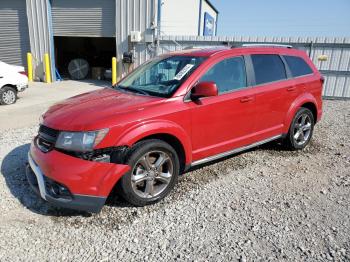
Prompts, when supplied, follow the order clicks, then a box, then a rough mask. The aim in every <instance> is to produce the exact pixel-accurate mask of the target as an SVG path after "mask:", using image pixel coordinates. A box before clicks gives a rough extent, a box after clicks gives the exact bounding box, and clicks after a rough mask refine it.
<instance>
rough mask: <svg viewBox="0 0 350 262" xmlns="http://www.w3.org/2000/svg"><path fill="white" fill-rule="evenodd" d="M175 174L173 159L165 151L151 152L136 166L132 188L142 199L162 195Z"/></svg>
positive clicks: (133, 171) (132, 176)
mask: <svg viewBox="0 0 350 262" xmlns="http://www.w3.org/2000/svg"><path fill="white" fill-rule="evenodd" d="M173 174H174V164H173V161H172V158H171V157H170V156H169V155H168V153H166V152H164V151H151V152H147V153H146V154H145V155H143V156H142V157H141V158H140V159H139V160H138V161H137V162H136V164H135V165H134V168H133V170H132V174H131V182H132V188H133V190H134V192H135V193H136V194H137V195H138V196H139V197H142V198H153V197H156V196H158V195H160V194H161V193H162V192H163V191H164V190H165V189H166V188H167V186H168V185H169V183H170V181H171V179H172V176H173Z"/></svg>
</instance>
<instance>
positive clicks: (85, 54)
mask: <svg viewBox="0 0 350 262" xmlns="http://www.w3.org/2000/svg"><path fill="white" fill-rule="evenodd" d="M54 41H55V61H56V68H57V70H58V72H59V74H60V75H61V77H62V78H64V79H75V80H83V79H98V80H103V79H106V80H109V79H110V77H111V73H110V69H111V60H112V57H113V56H115V55H116V43H115V38H114V37H70V36H69V37H66V36H55V37H54Z"/></svg>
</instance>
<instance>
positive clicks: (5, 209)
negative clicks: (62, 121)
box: [0, 101, 350, 261]
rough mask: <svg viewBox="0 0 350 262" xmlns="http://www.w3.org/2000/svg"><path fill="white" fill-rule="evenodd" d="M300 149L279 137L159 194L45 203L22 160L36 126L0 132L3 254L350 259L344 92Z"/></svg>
mask: <svg viewBox="0 0 350 262" xmlns="http://www.w3.org/2000/svg"><path fill="white" fill-rule="evenodd" d="M324 109H325V110H324V111H325V112H324V118H323V120H322V121H321V123H320V124H318V125H317V126H316V128H315V133H314V138H313V141H312V143H311V144H310V145H309V146H308V147H307V148H306V149H305V150H303V151H301V152H290V151H285V150H283V148H281V147H280V146H279V145H277V144H276V143H271V144H268V145H265V146H262V147H260V148H258V149H255V150H251V151H249V152H245V153H242V154H240V155H237V156H235V157H232V158H228V159H226V160H224V161H220V162H216V163H214V164H212V165H209V166H206V167H202V168H200V169H197V170H195V171H192V172H190V173H187V174H185V175H184V176H182V177H181V178H180V181H179V184H178V186H177V188H176V189H175V190H174V191H173V193H172V194H171V195H170V196H169V197H168V198H167V199H166V200H164V201H162V202H160V203H158V204H156V205H153V206H148V207H144V208H134V207H130V206H128V205H127V204H126V203H124V202H122V201H120V200H118V199H111V200H109V204H108V205H106V206H105V207H104V208H103V210H102V212H101V213H100V214H94V215H90V214H84V213H79V212H74V211H68V210H62V209H57V208H54V207H51V206H50V205H48V204H47V203H45V202H44V201H42V200H40V199H39V198H38V197H37V196H36V195H34V194H33V193H32V192H31V190H30V189H29V186H28V184H27V182H26V180H25V174H24V164H25V162H26V154H27V151H28V148H29V144H28V143H29V142H30V140H31V138H32V136H33V135H34V134H35V133H36V129H37V128H36V127H28V128H22V129H16V130H7V131H6V132H1V134H0V161H1V173H2V176H0V210H1V214H0V261H15V260H26V261H34V260H35V261H38V260H45V261H49V260H90V261H91V260H96V259H97V260H100V261H115V260H125V261H130V260H135V261H155V260H158V261H159V260H162V261H168V260H176V261H222V260H225V261H231V260H233V261H237V260H239V261H269V260H271V261H283V260H290V261H300V260H306V261H327V260H330V261H332V260H333V261H350V101H325V108H324Z"/></svg>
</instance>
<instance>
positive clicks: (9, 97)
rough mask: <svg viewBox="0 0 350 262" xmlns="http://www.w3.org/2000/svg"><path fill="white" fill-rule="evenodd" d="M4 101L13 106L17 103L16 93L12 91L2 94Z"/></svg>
mask: <svg viewBox="0 0 350 262" xmlns="http://www.w3.org/2000/svg"><path fill="white" fill-rule="evenodd" d="M2 101H3V102H4V103H5V104H6V105H11V104H13V103H14V102H15V101H16V93H15V92H14V91H13V90H11V89H9V90H7V91H5V92H4V93H2Z"/></svg>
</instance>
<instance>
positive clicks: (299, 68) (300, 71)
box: [283, 56, 313, 77]
mask: <svg viewBox="0 0 350 262" xmlns="http://www.w3.org/2000/svg"><path fill="white" fill-rule="evenodd" d="M283 57H284V59H285V60H286V62H287V64H288V67H289V70H290V72H291V73H292V76H293V77H298V76H304V75H309V74H312V73H313V71H312V69H311V67H310V66H309V65H308V64H307V63H306V62H305V60H304V59H302V58H301V57H298V56H283Z"/></svg>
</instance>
